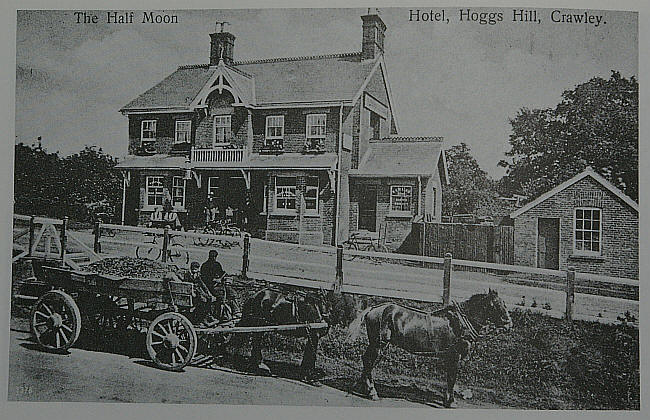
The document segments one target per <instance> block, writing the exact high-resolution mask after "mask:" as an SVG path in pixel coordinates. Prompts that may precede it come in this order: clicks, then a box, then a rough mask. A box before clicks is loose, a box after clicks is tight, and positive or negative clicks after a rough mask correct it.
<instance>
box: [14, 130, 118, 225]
mask: <svg viewBox="0 0 650 420" xmlns="http://www.w3.org/2000/svg"><path fill="white" fill-rule="evenodd" d="M116 163H117V161H116V160H115V158H113V157H112V156H110V155H107V154H105V153H104V152H103V151H102V149H101V148H100V149H96V148H95V147H91V146H86V147H85V148H84V149H83V150H82V151H80V152H79V153H76V154H74V155H71V156H67V157H65V158H61V157H60V156H59V155H58V153H48V152H47V151H45V150H42V149H40V148H36V147H30V146H27V145H25V144H22V143H20V144H17V145H16V147H15V168H14V211H15V212H16V213H20V214H28V215H29V214H36V215H44V216H50V217H57V218H61V217H63V216H69V217H70V218H72V219H75V220H79V221H82V220H89V219H90V218H91V217H92V214H93V213H95V212H99V211H106V212H109V213H113V214H116V211H117V209H118V208H119V206H120V204H121V202H120V200H121V178H120V175H119V174H118V173H116V171H114V170H113V167H114V166H115V164H116Z"/></svg>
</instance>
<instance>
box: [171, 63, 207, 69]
mask: <svg viewBox="0 0 650 420" xmlns="http://www.w3.org/2000/svg"><path fill="white" fill-rule="evenodd" d="M208 67H210V65H209V64H184V65H182V66H178V68H179V69H200V68H206V69H207V68H208Z"/></svg>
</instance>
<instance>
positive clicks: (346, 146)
mask: <svg viewBox="0 0 650 420" xmlns="http://www.w3.org/2000/svg"><path fill="white" fill-rule="evenodd" d="M343 150H346V151H348V152H349V151H350V150H352V136H351V135H349V134H345V133H343Z"/></svg>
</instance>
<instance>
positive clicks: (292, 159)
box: [249, 153, 336, 169]
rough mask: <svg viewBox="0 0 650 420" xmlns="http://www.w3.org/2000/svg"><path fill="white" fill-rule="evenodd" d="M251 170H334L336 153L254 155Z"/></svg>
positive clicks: (251, 159) (250, 164)
mask: <svg viewBox="0 0 650 420" xmlns="http://www.w3.org/2000/svg"><path fill="white" fill-rule="evenodd" d="M249 167H250V168H251V169H276V168H277V169H303V168H305V169H306V168H310V169H334V168H335V167H336V153H321V154H314V155H306V154H302V153H282V154H279V155H261V154H257V153H254V154H252V155H251V157H250V163H249Z"/></svg>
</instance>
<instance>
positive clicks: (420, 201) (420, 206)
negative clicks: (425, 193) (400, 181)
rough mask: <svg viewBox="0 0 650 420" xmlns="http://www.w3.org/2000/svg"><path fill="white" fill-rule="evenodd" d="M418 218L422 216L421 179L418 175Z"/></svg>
mask: <svg viewBox="0 0 650 420" xmlns="http://www.w3.org/2000/svg"><path fill="white" fill-rule="evenodd" d="M418 216H422V177H421V176H420V175H418Z"/></svg>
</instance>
